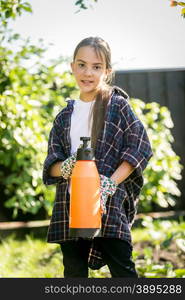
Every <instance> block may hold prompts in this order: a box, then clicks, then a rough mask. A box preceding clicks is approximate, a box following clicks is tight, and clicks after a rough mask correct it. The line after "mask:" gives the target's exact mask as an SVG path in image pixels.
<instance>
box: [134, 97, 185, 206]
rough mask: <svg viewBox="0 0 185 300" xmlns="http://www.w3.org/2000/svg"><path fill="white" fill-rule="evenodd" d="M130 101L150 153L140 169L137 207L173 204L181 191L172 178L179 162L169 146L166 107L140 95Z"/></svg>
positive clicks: (178, 176) (178, 175) (169, 122)
mask: <svg viewBox="0 0 185 300" xmlns="http://www.w3.org/2000/svg"><path fill="white" fill-rule="evenodd" d="M131 105H132V107H133V109H134V111H135V112H136V114H137V115H138V117H139V118H140V120H141V121H142V122H143V124H144V126H145V128H146V130H147V133H148V136H149V139H150V142H151V145H152V149H153V153H154V155H153V157H152V158H151V160H150V162H149V164H148V166H147V168H146V170H145V171H144V177H145V184H144V187H143V189H142V193H141V196H140V202H139V210H140V211H151V210H152V209H155V207H156V206H158V207H162V208H168V207H173V206H175V205H176V203H177V197H179V196H180V194H181V193H180V190H179V189H178V187H177V183H176V181H177V180H180V179H181V170H182V165H181V164H180V163H179V160H180V157H179V156H177V155H176V153H175V152H174V150H173V141H174V138H173V136H172V133H171V131H170V129H171V128H172V127H173V122H172V119H171V115H170V111H169V110H168V108H167V107H165V106H160V105H159V104H158V103H156V102H152V103H144V102H143V101H142V100H140V99H131Z"/></svg>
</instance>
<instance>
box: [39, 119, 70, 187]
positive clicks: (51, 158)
mask: <svg viewBox="0 0 185 300" xmlns="http://www.w3.org/2000/svg"><path fill="white" fill-rule="evenodd" d="M61 130H62V128H61ZM60 136H61V134H60V128H59V125H58V122H57V120H56V119H55V121H54V123H53V127H52V129H51V131H50V134H49V141H48V153H47V157H46V159H45V161H44V166H43V183H44V184H46V185H51V184H56V183H58V182H59V181H61V180H62V176H61V177H60V176H59V177H53V176H51V175H50V168H51V166H52V165H53V164H54V163H56V162H57V161H64V160H65V159H66V157H65V155H64V149H63V146H62V143H61V137H60Z"/></svg>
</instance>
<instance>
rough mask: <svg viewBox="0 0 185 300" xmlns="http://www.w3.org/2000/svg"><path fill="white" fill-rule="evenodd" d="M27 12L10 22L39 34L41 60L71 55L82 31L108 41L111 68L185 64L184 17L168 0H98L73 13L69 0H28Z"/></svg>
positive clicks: (34, 35)
mask: <svg viewBox="0 0 185 300" xmlns="http://www.w3.org/2000/svg"><path fill="white" fill-rule="evenodd" d="M29 2H30V4H31V6H32V8H33V14H23V16H21V17H20V18H18V19H17V20H16V21H15V22H14V23H13V27H14V30H15V31H16V32H19V33H21V35H22V36H23V37H31V40H32V42H36V41H37V40H38V39H39V38H43V39H44V41H45V42H46V43H52V44H53V45H50V46H49V50H48V52H47V57H46V59H50V58H51V59H53V58H56V57H57V56H60V55H62V56H72V54H73V51H74V48H75V46H76V44H77V43H78V42H79V41H80V40H81V39H83V38H85V37H87V36H91V35H92V36H96V35H98V36H101V37H102V38H104V39H105V40H106V41H107V42H108V43H109V44H110V46H111V49H112V61H113V64H114V68H115V69H145V68H176V67H185V38H184V32H185V21H184V19H183V18H182V17H181V15H180V8H179V7H170V1H169V0H132V1H130V0H98V2H97V3H94V4H93V5H92V7H90V8H89V9H87V10H82V11H81V12H78V13H76V12H77V10H78V8H77V6H75V5H74V3H75V2H76V1H75V0H52V1H51V0H30V1H29Z"/></svg>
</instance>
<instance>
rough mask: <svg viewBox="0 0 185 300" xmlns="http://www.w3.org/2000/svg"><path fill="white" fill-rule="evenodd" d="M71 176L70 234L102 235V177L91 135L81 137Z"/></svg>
mask: <svg viewBox="0 0 185 300" xmlns="http://www.w3.org/2000/svg"><path fill="white" fill-rule="evenodd" d="M80 140H81V141H83V145H82V147H81V148H79V149H78V151H77V161H76V164H75V166H74V169H73V171H72V176H71V196H70V218H69V234H70V236H71V237H83V238H93V237H95V236H101V208H100V177H99V173H98V170H97V167H96V164H95V161H94V153H93V149H92V148H88V141H90V138H89V137H81V138H80Z"/></svg>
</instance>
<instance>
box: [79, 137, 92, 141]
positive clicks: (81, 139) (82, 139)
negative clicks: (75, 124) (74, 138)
mask: <svg viewBox="0 0 185 300" xmlns="http://www.w3.org/2000/svg"><path fill="white" fill-rule="evenodd" d="M90 140H91V138H90V137H86V136H81V137H80V141H83V142H88V141H90Z"/></svg>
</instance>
